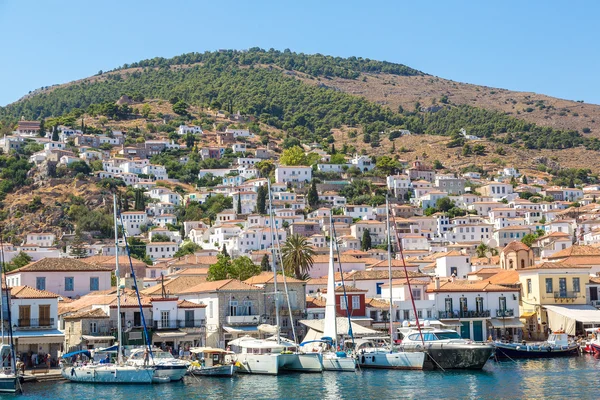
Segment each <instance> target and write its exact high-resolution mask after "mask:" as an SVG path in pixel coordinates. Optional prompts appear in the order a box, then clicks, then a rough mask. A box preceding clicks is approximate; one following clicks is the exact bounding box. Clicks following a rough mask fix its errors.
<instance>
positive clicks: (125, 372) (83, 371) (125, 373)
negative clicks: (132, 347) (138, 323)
mask: <svg viewBox="0 0 600 400" xmlns="http://www.w3.org/2000/svg"><path fill="white" fill-rule="evenodd" d="M113 206H114V225H115V260H116V261H115V268H116V269H115V275H116V278H117V335H118V338H117V340H118V352H117V363H116V364H95V363H89V364H85V365H72V366H67V365H66V363H63V364H62V365H63V367H62V371H61V375H62V376H63V378H65V379H67V380H69V381H71V382H78V383H108V384H115V383H152V382H155V381H157V380H156V379H155V378H154V372H155V368H154V367H149V366H148V367H147V366H133V365H125V364H123V349H122V346H121V343H123V340H122V331H123V327H122V321H121V289H122V287H121V284H120V281H121V279H120V271H119V229H118V226H117V197H116V195H113ZM138 300H139V299H138ZM142 315H143V314H142ZM144 331H145V327H144Z"/></svg>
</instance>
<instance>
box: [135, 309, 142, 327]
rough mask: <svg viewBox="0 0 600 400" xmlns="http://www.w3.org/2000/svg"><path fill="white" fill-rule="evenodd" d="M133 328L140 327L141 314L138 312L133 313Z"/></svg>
mask: <svg viewBox="0 0 600 400" xmlns="http://www.w3.org/2000/svg"><path fill="white" fill-rule="evenodd" d="M133 326H142V314H140V312H139V311H135V312H134V313H133Z"/></svg>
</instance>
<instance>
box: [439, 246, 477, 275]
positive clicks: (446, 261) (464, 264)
mask: <svg viewBox="0 0 600 400" xmlns="http://www.w3.org/2000/svg"><path fill="white" fill-rule="evenodd" d="M469 272H471V261H470V256H469V255H468V254H462V253H460V252H458V251H450V252H448V253H446V254H445V255H443V256H442V257H438V258H437V259H436V260H435V275H436V276H438V277H440V276H441V277H456V278H464V279H466V278H467V274H468V273H469Z"/></svg>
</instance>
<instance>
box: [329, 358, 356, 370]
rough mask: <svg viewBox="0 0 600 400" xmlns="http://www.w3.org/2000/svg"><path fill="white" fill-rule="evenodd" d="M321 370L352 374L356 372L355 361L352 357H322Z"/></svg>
mask: <svg viewBox="0 0 600 400" xmlns="http://www.w3.org/2000/svg"><path fill="white" fill-rule="evenodd" d="M323 370H325V371H341V372H354V371H355V370H356V360H355V359H354V358H352V357H338V356H337V355H335V354H334V355H332V356H330V355H327V354H324V355H323Z"/></svg>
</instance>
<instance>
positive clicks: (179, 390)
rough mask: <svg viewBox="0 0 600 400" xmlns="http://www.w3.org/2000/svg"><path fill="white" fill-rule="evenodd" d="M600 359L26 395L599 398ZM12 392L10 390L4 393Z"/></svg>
mask: <svg viewBox="0 0 600 400" xmlns="http://www.w3.org/2000/svg"><path fill="white" fill-rule="evenodd" d="M599 372H600V360H597V359H595V358H593V357H592V356H589V355H584V356H581V357H575V358H563V359H553V360H528V361H517V362H512V361H507V362H501V363H497V362H494V361H489V362H488V364H486V366H485V367H484V369H483V370H482V371H452V372H438V371H388V370H377V371H375V370H364V371H362V372H356V373H335V372H325V373H323V374H289V375H281V376H277V377H276V376H258V375H238V376H236V377H234V378H223V379H221V378H206V377H204V378H194V377H186V378H185V380H184V381H183V382H178V383H171V384H155V385H121V386H107V385H87V384H75V383H69V382H48V383H39V384H26V385H25V394H24V395H23V396H21V397H20V398H21V399H43V400H54V399H70V400H81V399H130V400H141V399H156V400H170V399H202V398H209V399H214V398H228V399H381V400H384V399H399V398H410V399H429V398H433V399H440V398H444V399H568V398H577V399H597V398H600V384H599V383H598V376H599V375H598V374H599ZM2 397H3V398H4V397H9V396H2Z"/></svg>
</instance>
